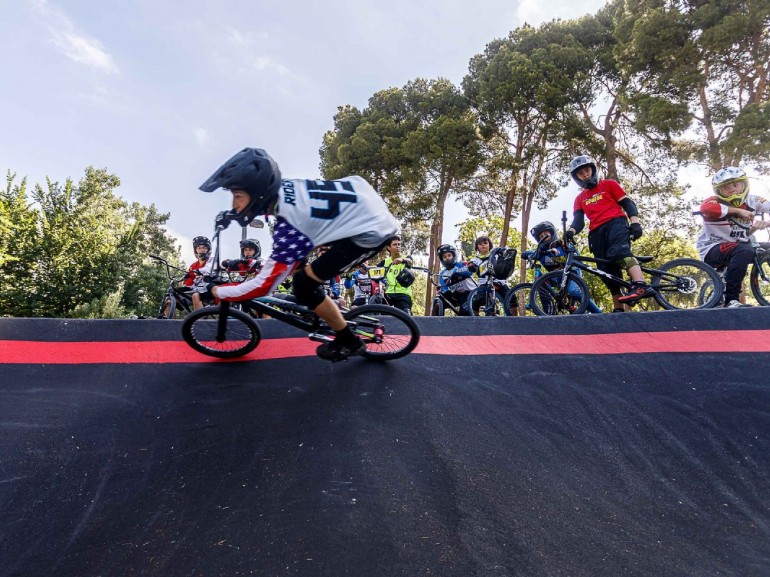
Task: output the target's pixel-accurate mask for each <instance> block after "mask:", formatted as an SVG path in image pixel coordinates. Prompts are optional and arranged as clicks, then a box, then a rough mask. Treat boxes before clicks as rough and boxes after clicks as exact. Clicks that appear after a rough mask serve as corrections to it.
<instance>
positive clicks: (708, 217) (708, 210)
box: [695, 194, 770, 259]
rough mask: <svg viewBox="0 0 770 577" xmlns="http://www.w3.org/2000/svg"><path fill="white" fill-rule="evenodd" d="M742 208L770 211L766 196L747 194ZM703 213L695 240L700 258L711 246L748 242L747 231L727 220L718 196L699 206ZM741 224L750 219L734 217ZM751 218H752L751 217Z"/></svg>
mask: <svg viewBox="0 0 770 577" xmlns="http://www.w3.org/2000/svg"><path fill="white" fill-rule="evenodd" d="M740 208H743V209H751V210H753V211H754V214H755V215H760V214H763V213H770V201H769V200H767V199H766V198H762V197H759V196H756V195H754V194H749V195H748V196H747V197H746V202H745V203H744V204H742V205H741V206H740ZM700 211H701V214H702V215H703V228H702V229H701V233H700V235H699V236H698V240H697V241H696V242H695V248H696V249H697V250H698V254H699V255H700V257H701V259H704V258H706V255H707V254H708V252H709V251H710V250H711V249H712V247H714V246H716V245H718V244H723V243H729V242H749V240H750V239H749V231H747V230H744V229H742V228H741V227H739V226H736V225H734V224H733V223H731V222H730V221H728V220H727V205H726V204H724V202H721V201H720V200H719V197H717V196H712V197H709V198H707V199H706V200H705V201H704V202H703V204H701V206H700ZM735 220H737V221H738V222H743V224H751V220H746V219H740V218H736V219H735ZM752 220H753V219H752Z"/></svg>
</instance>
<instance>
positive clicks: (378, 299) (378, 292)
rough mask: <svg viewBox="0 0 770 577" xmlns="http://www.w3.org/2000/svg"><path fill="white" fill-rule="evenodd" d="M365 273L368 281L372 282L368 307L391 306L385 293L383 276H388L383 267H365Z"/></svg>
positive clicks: (386, 270)
mask: <svg viewBox="0 0 770 577" xmlns="http://www.w3.org/2000/svg"><path fill="white" fill-rule="evenodd" d="M367 271H368V273H369V280H370V281H372V294H371V295H370V296H369V301H368V303H369V304H370V305H387V306H391V304H390V301H389V300H388V295H387V294H386V293H385V288H386V287H387V285H386V283H385V276H386V275H387V274H388V269H387V268H385V267H384V266H370V267H367Z"/></svg>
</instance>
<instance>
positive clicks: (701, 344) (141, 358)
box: [0, 330, 770, 365]
mask: <svg viewBox="0 0 770 577" xmlns="http://www.w3.org/2000/svg"><path fill="white" fill-rule="evenodd" d="M316 346H318V345H317V343H314V342H312V341H310V340H308V339H306V338H304V337H302V338H288V339H265V340H263V341H262V342H261V343H260V344H259V347H257V349H256V350H255V351H252V352H251V353H249V354H248V355H246V356H245V357H241V358H238V359H232V360H229V361H228V360H219V359H213V358H211V357H207V356H205V355H202V354H200V353H198V352H196V351H194V350H193V349H191V348H190V347H189V346H187V344H186V343H184V342H182V341H134V342H41V341H9V340H5V341H0V364H65V365H70V364H104V363H109V364H134V363H149V364H156V363H200V362H234V361H235V362H238V361H259V360H268V359H280V358H293V357H306V356H313V355H314V354H315V348H316ZM721 352H725V353H727V352H744V353H752V352H756V353H767V352H770V330H746V331H677V332H659V333H611V334H594V335H487V336H478V335H476V336H449V337H432V336H423V337H422V338H421V339H420V345H419V346H418V347H417V350H416V351H415V353H416V354H425V355H553V354H561V355H607V354H633V353H721Z"/></svg>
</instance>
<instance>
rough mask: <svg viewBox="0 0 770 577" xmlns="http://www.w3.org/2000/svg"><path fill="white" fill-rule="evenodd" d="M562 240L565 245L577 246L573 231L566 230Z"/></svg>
mask: <svg viewBox="0 0 770 577" xmlns="http://www.w3.org/2000/svg"><path fill="white" fill-rule="evenodd" d="M562 238H563V239H564V242H565V243H569V244H575V233H574V231H572V230H571V229H568V230H566V231H565V232H564V235H563V236H562Z"/></svg>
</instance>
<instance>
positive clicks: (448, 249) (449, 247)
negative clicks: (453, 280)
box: [436, 244, 457, 268]
mask: <svg viewBox="0 0 770 577" xmlns="http://www.w3.org/2000/svg"><path fill="white" fill-rule="evenodd" d="M447 252H451V253H452V260H451V261H445V260H442V258H441V255H442V254H445V253H447ZM436 254H437V255H438V259H439V260H440V261H441V264H443V265H444V266H445V267H446V268H452V267H453V266H454V265H455V263H456V262H457V249H456V248H455V247H453V246H452V245H451V244H442V245H441V246H440V247H438V248H437V249H436Z"/></svg>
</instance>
